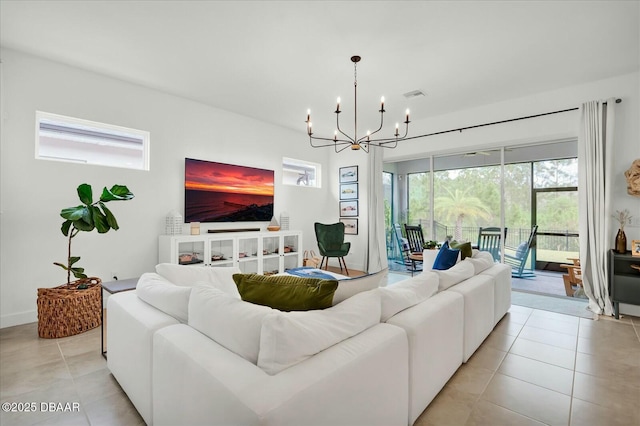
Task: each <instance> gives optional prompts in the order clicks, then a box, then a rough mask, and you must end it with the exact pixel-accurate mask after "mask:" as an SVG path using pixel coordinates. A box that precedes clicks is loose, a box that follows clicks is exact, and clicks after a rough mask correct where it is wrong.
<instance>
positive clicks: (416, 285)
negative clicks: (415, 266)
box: [379, 271, 438, 322]
mask: <svg viewBox="0 0 640 426" xmlns="http://www.w3.org/2000/svg"><path fill="white" fill-rule="evenodd" d="M437 291H438V274H437V273H435V272H431V271H424V272H422V273H420V274H418V275H416V276H414V277H411V278H407V279H406V280H403V281H400V282H398V283H396V284H391V285H389V286H387V287H381V288H380V289H379V292H380V298H381V302H382V311H381V316H380V321H382V322H386V321H387V320H388V319H389V318H391V317H392V316H394V315H395V314H397V313H398V312H400V311H403V310H405V309H407V308H410V307H411V306H414V305H417V304H418V303H420V302H422V301H424V300H427V299H428V298H429V297H431V296H433V295H434V294H436V292H437Z"/></svg>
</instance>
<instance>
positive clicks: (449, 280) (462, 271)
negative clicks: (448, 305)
mask: <svg viewBox="0 0 640 426" xmlns="http://www.w3.org/2000/svg"><path fill="white" fill-rule="evenodd" d="M434 272H435V273H436V274H438V278H439V283H438V290H439V291H443V290H446V289H448V288H449V287H451V286H454V285H456V284H458V283H461V282H462V281H464V280H466V279H468V278H471V277H472V276H473V275H474V272H475V270H474V268H473V264H472V263H471V262H469V259H465V260H463V261H462V262H460V263H457V264H456V265H454V266H452V267H451V268H449V269H447V270H444V271H440V270H435V269H434Z"/></svg>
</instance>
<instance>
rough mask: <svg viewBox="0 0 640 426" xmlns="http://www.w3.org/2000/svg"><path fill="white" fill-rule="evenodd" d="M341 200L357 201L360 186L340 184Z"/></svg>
mask: <svg viewBox="0 0 640 426" xmlns="http://www.w3.org/2000/svg"><path fill="white" fill-rule="evenodd" d="M340 199H341V200H357V199H358V184H357V183H342V184H340Z"/></svg>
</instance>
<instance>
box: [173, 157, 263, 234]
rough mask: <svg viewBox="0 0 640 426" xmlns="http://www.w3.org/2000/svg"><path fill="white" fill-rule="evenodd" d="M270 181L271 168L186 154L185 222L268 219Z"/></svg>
mask: <svg viewBox="0 0 640 426" xmlns="http://www.w3.org/2000/svg"><path fill="white" fill-rule="evenodd" d="M273 182H274V172H273V170H265V169H257V168H254V167H245V166H237V165H233V164H224V163H216V162H212V161H203V160H193V159H190V158H185V164H184V187H185V194H184V204H185V207H184V211H185V215H184V216H185V222H187V223H188V222H255V221H269V220H271V217H272V216H273V188H274V185H273Z"/></svg>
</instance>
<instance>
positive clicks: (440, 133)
mask: <svg viewBox="0 0 640 426" xmlns="http://www.w3.org/2000/svg"><path fill="white" fill-rule="evenodd" d="M620 102H622V99H620V98H618V99H616V103H617V104H619V103H620ZM604 104H605V105H606V104H607V103H606V102H604ZM578 109H579V108H578V107H575V108H568V109H562V110H559V111H551V112H544V113H542V114H535V115H527V116H525V117H518V118H509V119H507V120H500V121H492V122H491V123H484V124H476V125H473V126H467V127H460V128H458V129H451V130H442V131H440V132H434V133H427V134H425V135H419V136H411V137H408V138H405V139H403V140H405V141H406V140H409V139H418V138H425V137H427V136H436V135H442V134H444V133H452V132H460V133H462V131H463V130H469V129H475V128H478V127H485V126H493V125H494V124H503V123H510V122H512V121H520V120H528V119H530V118H536V117H544V116H545V115H552V114H560V113H563V112H569V111H576V110H578Z"/></svg>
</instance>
